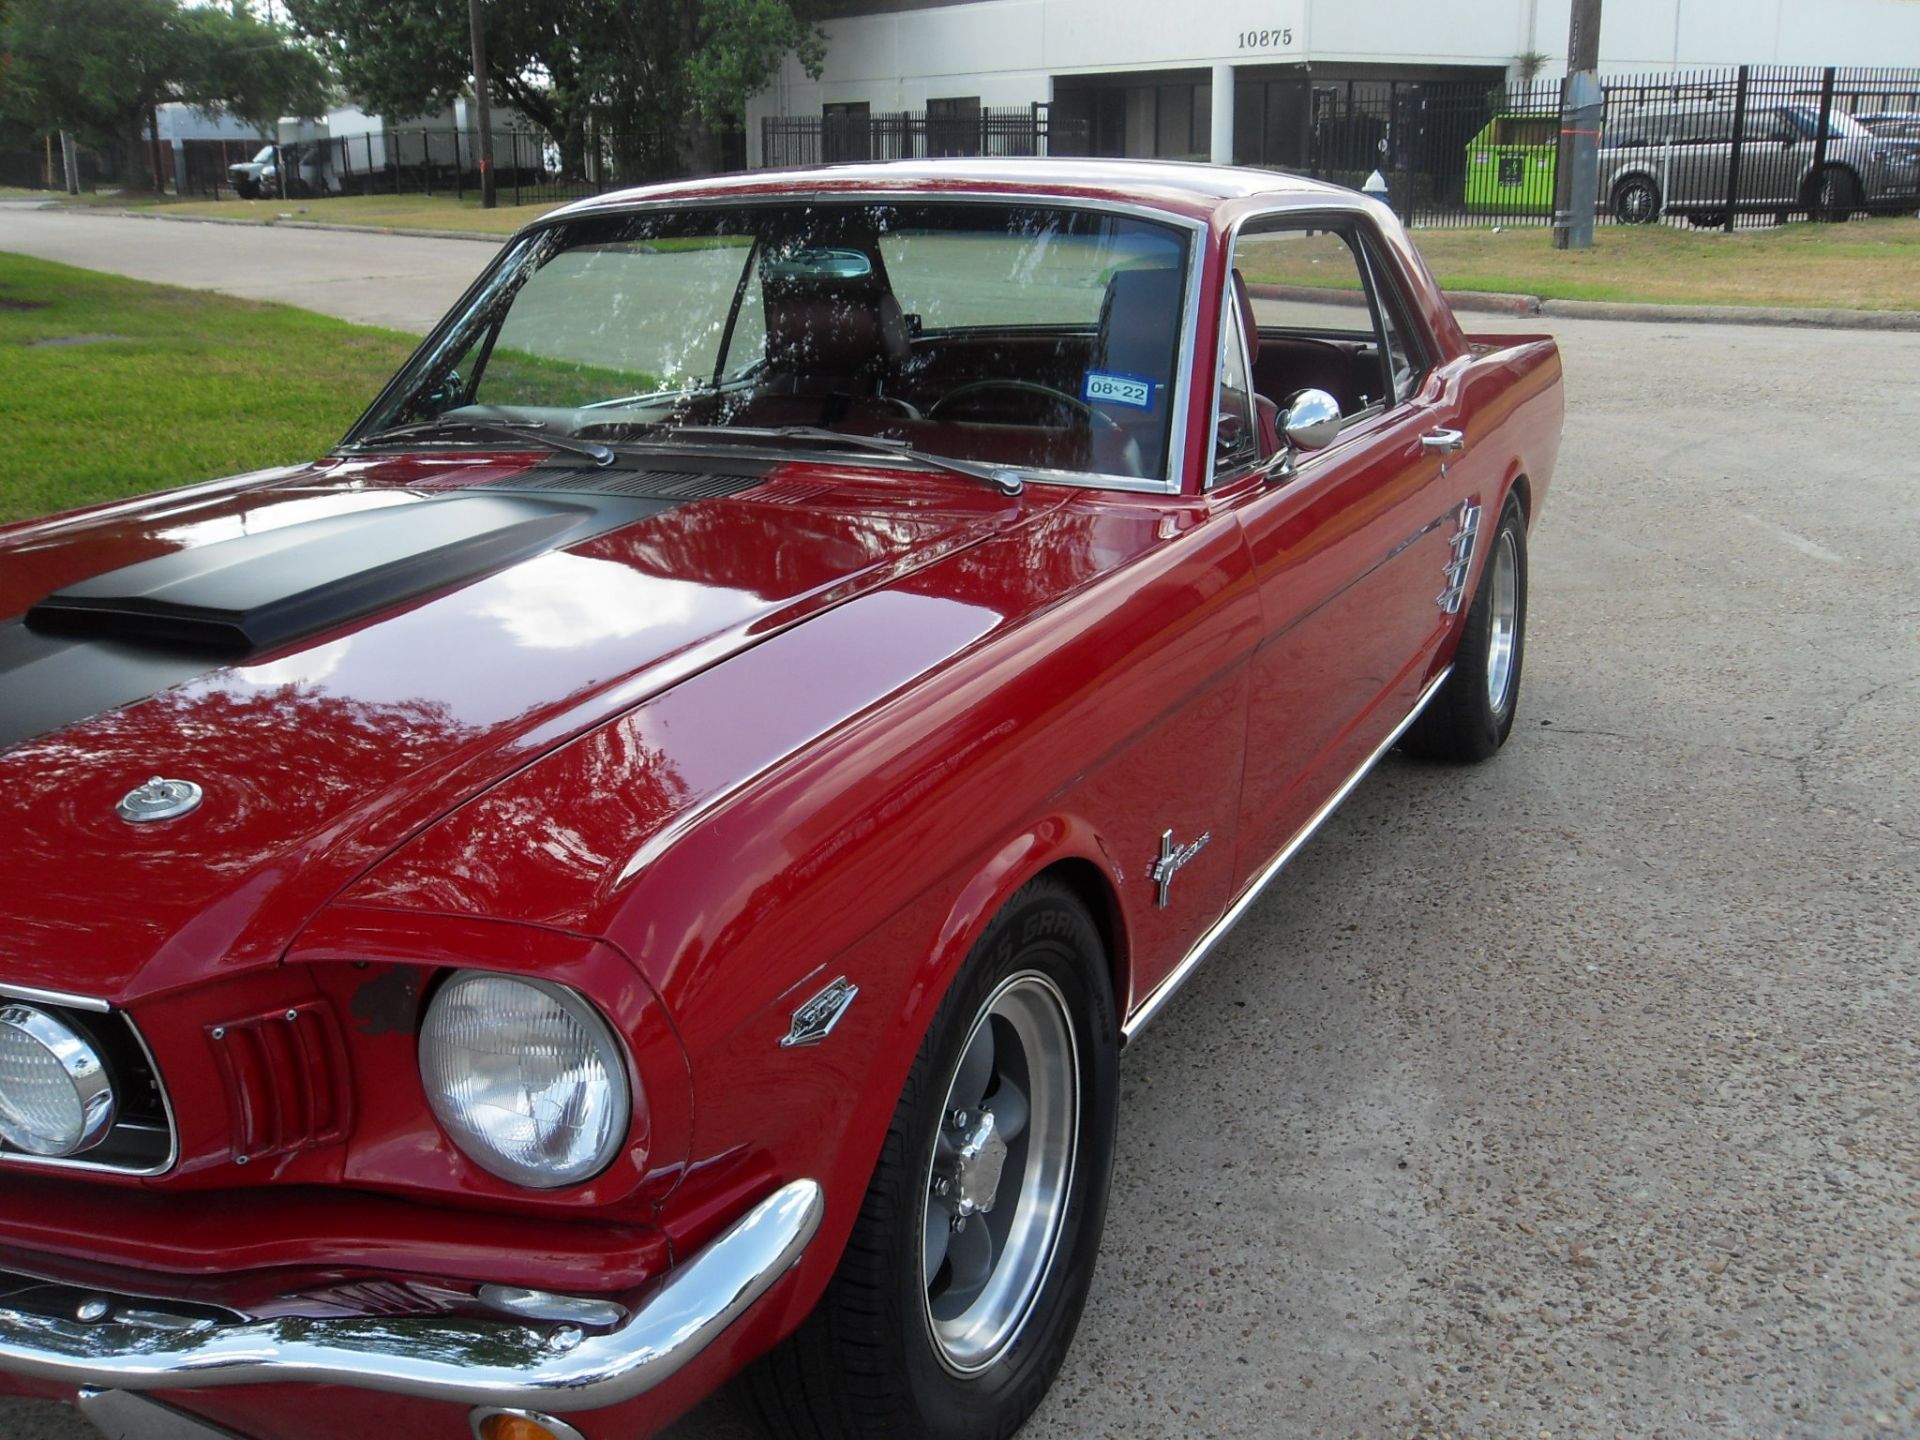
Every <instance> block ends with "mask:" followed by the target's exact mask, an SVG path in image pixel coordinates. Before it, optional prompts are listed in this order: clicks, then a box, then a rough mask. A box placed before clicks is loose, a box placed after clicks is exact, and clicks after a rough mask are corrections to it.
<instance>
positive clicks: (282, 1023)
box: [207, 1000, 352, 1165]
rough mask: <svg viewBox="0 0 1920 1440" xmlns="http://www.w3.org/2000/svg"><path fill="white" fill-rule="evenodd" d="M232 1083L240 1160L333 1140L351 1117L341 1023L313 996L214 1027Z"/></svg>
mask: <svg viewBox="0 0 1920 1440" xmlns="http://www.w3.org/2000/svg"><path fill="white" fill-rule="evenodd" d="M207 1040H208V1043H209V1044H211V1045H212V1046H213V1052H214V1054H215V1055H216V1056H217V1057H218V1058H219V1061H220V1072H221V1075H222V1076H223V1077H224V1078H225V1080H226V1085H227V1115H228V1119H229V1120H230V1122H231V1132H230V1133H231V1135H232V1154H233V1162H234V1164H236V1165H245V1164H247V1163H249V1162H250V1161H254V1160H259V1159H263V1158H265V1157H267V1156H270V1155H287V1154H291V1153H292V1152H294V1151H296V1150H311V1149H314V1148H316V1147H318V1146H321V1145H330V1144H332V1143H334V1142H335V1141H337V1140H340V1139H342V1138H344V1137H345V1135H346V1133H347V1125H348V1122H349V1120H350V1119H351V1118H352V1098H351V1092H350V1090H349V1089H348V1086H347V1065H346V1050H345V1046H344V1044H343V1042H342V1039H341V1035H340V1023H339V1021H337V1020H336V1019H335V1018H334V1014H333V1010H332V1007H330V1006H329V1005H327V1004H326V1003H325V1002H324V1001H318V1000H314V1001H308V1002H307V1003H306V1004H303V1005H295V1006H291V1007H287V1008H283V1009H279V1010H273V1011H269V1012H268V1013H267V1014H264V1015H255V1016H252V1017H250V1018H247V1019H244V1020H229V1021H227V1022H226V1023H225V1024H222V1025H213V1026H210V1027H208V1030H207Z"/></svg>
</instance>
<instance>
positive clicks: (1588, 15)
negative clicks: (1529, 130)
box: [1553, 0, 1605, 250]
mask: <svg viewBox="0 0 1920 1440" xmlns="http://www.w3.org/2000/svg"><path fill="white" fill-rule="evenodd" d="M1599 70H1600V0H1573V17H1572V23H1571V25H1570V27H1569V29H1568V32H1567V79H1566V83H1565V85H1564V86H1563V87H1562V88H1561V91H1560V147H1559V151H1558V153H1557V154H1556V156H1555V160H1554V171H1553V177H1554V179H1553V248H1554V249H1556V250H1591V249H1592V248H1593V210H1594V204H1595V201H1596V200H1597V198H1598V197H1597V196H1596V195H1595V193H1594V192H1595V191H1596V190H1597V189H1598V188H1599V184H1600V153H1599V152H1600V120H1601V116H1602V114H1603V113H1604V110H1605V103H1604V100H1603V97H1602V95H1601V91H1600V75H1599Z"/></svg>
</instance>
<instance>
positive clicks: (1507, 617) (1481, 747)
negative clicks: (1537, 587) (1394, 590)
mask: <svg viewBox="0 0 1920 1440" xmlns="http://www.w3.org/2000/svg"><path fill="white" fill-rule="evenodd" d="M1526 648H1527V518H1526V515H1525V513H1524V512H1523V511H1522V510H1521V508H1520V501H1519V500H1518V498H1516V497H1515V496H1512V495H1509V496H1508V497H1507V503H1506V506H1505V508H1503V509H1502V510H1501V512H1500V528H1499V529H1498V530H1496V531H1494V534H1493V547H1492V550H1491V552H1490V553H1489V555H1488V556H1487V563H1486V565H1485V567H1484V568H1483V569H1482V570H1481V572H1480V586H1479V588H1478V589H1477V590H1475V591H1474V595H1473V604H1472V605H1471V606H1470V607H1469V608H1468V610H1467V622H1466V625H1465V626H1464V627H1463V628H1462V629H1461V632H1460V648H1459V649H1458V650H1457V651H1456V652H1455V653H1454V657H1453V673H1452V674H1451V675H1449V676H1448V677H1447V680H1446V683H1445V684H1444V685H1442V686H1441V687H1440V690H1439V693H1438V694H1436V695H1435V696H1434V697H1433V699H1432V701H1431V702H1429V703H1428V705H1427V708H1426V709H1425V710H1423V711H1422V712H1421V713H1420V718H1419V719H1418V720H1416V721H1415V722H1414V723H1413V725H1412V727H1411V728H1410V729H1408V731H1407V734H1406V738H1405V739H1404V740H1403V741H1402V742H1401V743H1402V746H1403V748H1404V749H1405V750H1406V751H1407V752H1408V753H1409V754H1412V755H1418V756H1421V757H1422V758H1424V759H1429V760H1453V761H1474V760H1485V759H1486V758H1488V757H1489V756H1490V755H1492V754H1493V752H1494V751H1496V750H1498V749H1499V748H1500V747H1501V746H1502V745H1504V744H1506V743H1507V736H1508V735H1509V734H1511V733H1512V731H1513V717H1514V713H1515V711H1517V710H1518V709H1519V704H1520V664H1521V661H1523V660H1524V659H1525V658H1526Z"/></svg>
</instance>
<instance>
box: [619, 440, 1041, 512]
mask: <svg viewBox="0 0 1920 1440" xmlns="http://www.w3.org/2000/svg"><path fill="white" fill-rule="evenodd" d="M681 436H691V437H693V438H695V439H699V440H719V441H723V442H724V441H729V440H738V439H747V440H819V441H821V442H823V443H826V444H832V445H838V446H840V447H842V448H843V449H847V450H865V451H867V452H868V453H870V454H876V455H895V456H898V457H899V458H900V459H902V460H912V461H914V462H915V463H916V464H920V465H930V466H932V467H933V468H935V469H937V470H946V471H949V472H951V473H952V474H955V475H964V476H966V477H967V478H968V479H969V480H979V481H981V482H983V483H985V484H987V485H991V486H992V487H993V488H994V489H995V490H998V491H999V492H1000V493H1001V494H1002V495H1018V494H1019V493H1020V492H1021V491H1023V490H1024V489H1026V482H1025V481H1024V480H1022V479H1021V478H1020V477H1019V475H1017V474H1016V473H1014V472H1013V471H1012V470H1008V469H1006V468H1004V467H1002V466H998V465H981V464H976V463H975V462H974V461H971V460H955V459H953V458H951V457H949V456H946V455H936V454H934V453H933V452H932V451H930V450H922V449H920V447H919V446H917V445H914V444H913V443H912V442H910V441H907V440H894V439H890V438H889V437H887V436H884V435H849V434H847V433H846V432H845V431H842V430H829V429H827V428H826V427H825V426H824V425H774V426H758V425H676V426H672V427H670V428H667V429H664V430H662V431H661V433H660V434H658V435H648V436H647V437H646V438H647V439H649V440H655V439H676V438H678V437H681Z"/></svg>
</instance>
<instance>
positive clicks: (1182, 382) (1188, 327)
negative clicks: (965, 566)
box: [334, 187, 1211, 495]
mask: <svg viewBox="0 0 1920 1440" xmlns="http://www.w3.org/2000/svg"><path fill="white" fill-rule="evenodd" d="M894 203H899V204H935V205H983V206H986V205H993V206H1004V205H1028V206H1032V207H1034V208H1036V209H1047V210H1080V211H1086V212H1087V213H1089V214H1093V215H1125V216H1128V217H1129V218H1131V219H1136V220H1147V221H1151V222H1152V223H1154V224H1158V225H1166V226H1170V227H1172V228H1174V229H1176V230H1183V231H1185V232H1186V234H1187V238H1188V245H1187V284H1186V297H1185V302H1184V304H1183V306H1182V309H1181V317H1180V344H1179V346H1178V347H1177V348H1176V350H1175V357H1174V367H1175V373H1174V377H1173V383H1174V387H1175V388H1174V396H1173V411H1172V414H1171V415H1170V416H1169V417H1168V424H1167V455H1166V463H1165V465H1164V467H1163V468H1162V470H1161V473H1160V474H1159V475H1158V476H1157V477H1156V476H1152V475H1102V474H1097V473H1095V472H1092V471H1083V470H1028V469H1026V468H1024V467H1020V466H1009V467H1008V468H1009V469H1011V470H1013V471H1014V472H1015V473H1016V474H1019V475H1022V476H1028V477H1031V478H1032V479H1033V480H1034V481H1035V483H1036V484H1051V485H1072V486H1075V487H1077V488H1080V489H1085V490H1121V491H1132V492H1137V493H1143V494H1153V495H1178V494H1180V493H1181V492H1182V489H1183V485H1182V479H1183V471H1184V468H1185V454H1186V447H1187V445H1188V444H1189V443H1190V442H1191V440H1192V435H1191V433H1190V429H1189V419H1188V417H1189V412H1190V407H1191V402H1192V398H1193V385H1194V355H1195V352H1196V351H1197V350H1198V348H1199V345H1198V341H1199V336H1198V331H1199V328H1200V291H1201V289H1202V277H1203V276H1204V274H1205V269H1206V258H1207V238H1208V225H1207V222H1206V221H1205V220H1201V219H1195V218H1194V217H1192V216H1189V215H1182V214H1179V213H1178V212H1176V211H1172V210H1164V209H1161V208H1159V207H1158V206H1154V205H1142V204H1137V203H1135V202H1132V201H1126V200H1093V199H1087V198H1082V197H1078V196H1066V195H1049V194H1046V193H1044V192H1039V193H1037V192H1034V191H1029V190H1013V189H1009V190H1004V191H1000V190H995V191H978V190H976V191H967V192H965V193H963V194H955V193H954V192H952V191H949V190H939V189H930V188H925V187H907V188H899V189H876V190H867V189H857V190H797V191H793V192H790V193H788V194H784V195H771V194H756V195H723V196H697V197H689V196H680V197H677V198H674V199H653V200H612V201H602V200H598V199H596V200H587V201H582V202H580V203H579V206H578V207H577V208H576V207H575V206H571V205H570V206H567V207H566V208H565V209H563V210H557V211H555V212H554V213H553V214H551V215H547V216H543V217H542V218H541V219H540V220H538V221H536V222H535V223H534V224H532V225H529V226H527V227H526V228H525V229H524V230H521V231H519V232H517V233H516V234H514V235H513V236H511V237H509V238H508V240H507V242H506V243H505V244H504V245H502V246H501V247H500V252H499V255H498V257H496V259H495V262H494V264H492V265H489V266H488V267H487V269H486V270H485V271H483V272H482V273H481V274H480V275H479V276H478V277H477V278H476V279H475V280H474V282H473V284H472V285H470V286H468V287H467V289H466V291H465V293H463V294H462V295H461V297H460V298H459V299H458V300H456V301H455V302H454V303H453V305H452V307H451V308H450V309H449V310H448V311H447V313H446V315H444V316H442V317H441V320H440V323H439V324H438V325H436V326H434V328H433V329H432V331H430V332H429V333H428V335H427V337H426V339H425V340H423V341H421V342H420V345H419V347H418V348H417V349H416V350H415V351H414V352H413V354H411V355H409V356H408V357H407V359H406V361H405V362H404V363H403V364H402V365H401V366H400V368H399V369H398V370H396V371H395V372H394V374H393V378H392V379H390V380H389V381H388V382H387V384H386V385H384V386H382V387H381V389H380V393H379V394H378V395H376V396H375V397H374V399H373V402H372V404H370V405H368V406H367V408H366V410H364V411H363V412H362V413H361V415H360V417H359V419H357V420H355V421H354V422H353V426H352V428H351V429H349V430H348V431H347V433H346V435H345V436H344V437H343V438H342V440H341V442H340V445H337V446H335V447H334V448H335V450H336V451H337V450H339V449H340V448H341V446H344V445H348V444H351V443H353V441H354V440H355V439H356V437H357V436H358V435H359V433H360V431H361V430H362V428H364V427H365V425H366V423H367V421H368V419H369V417H371V416H372V415H373V414H374V412H375V411H376V410H379V409H380V408H381V407H382V406H383V405H384V404H385V402H386V400H387V398H388V395H389V394H390V393H391V392H392V391H393V389H394V387H395V386H396V385H397V384H398V383H399V380H400V377H401V376H402V375H404V374H406V373H407V372H408V371H410V370H411V369H412V368H413V365H414V361H415V360H416V359H418V358H419V357H420V356H422V355H425V354H427V353H428V352H429V351H432V352H433V353H435V354H439V353H440V350H441V348H442V347H443V346H444V345H445V344H446V342H447V340H448V339H449V338H450V337H451V334H452V331H453V328H454V323H455V321H457V320H458V319H459V318H460V317H461V316H463V315H464V314H465V312H466V311H467V309H468V308H469V306H470V305H471V303H472V302H473V301H474V300H475V299H477V298H478V297H479V296H480V295H481V294H482V293H484V291H485V288H486V287H487V286H489V285H490V284H492V283H493V281H494V278H495V276H496V275H497V274H498V273H499V270H500V268H502V267H503V266H504V265H505V263H506V262H507V260H508V259H509V257H512V256H514V255H516V254H518V253H521V250H522V247H523V246H524V245H526V244H528V243H530V242H534V241H537V240H538V239H539V238H540V237H541V236H543V235H545V234H546V233H548V232H550V231H553V230H557V229H559V228H560V227H562V226H564V225H568V224H571V223H572V222H574V221H576V220H586V219H600V218H604V217H608V216H614V217H617V216H621V215H646V214H651V213H653V212H655V211H661V210H687V209H692V208H695V207H696V206H697V207H701V208H711V209H750V208H760V209H767V208H772V207H775V206H783V205H784V206H792V205H808V204H821V205H825V204H849V205H874V204H894ZM1208 473H1211V465H1210V462H1209V472H1208Z"/></svg>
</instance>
